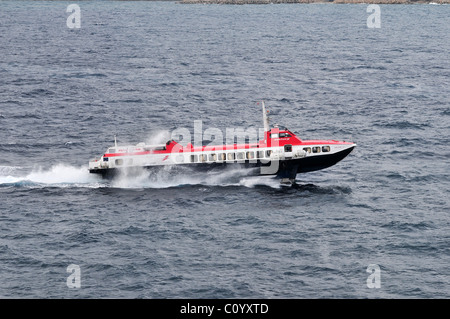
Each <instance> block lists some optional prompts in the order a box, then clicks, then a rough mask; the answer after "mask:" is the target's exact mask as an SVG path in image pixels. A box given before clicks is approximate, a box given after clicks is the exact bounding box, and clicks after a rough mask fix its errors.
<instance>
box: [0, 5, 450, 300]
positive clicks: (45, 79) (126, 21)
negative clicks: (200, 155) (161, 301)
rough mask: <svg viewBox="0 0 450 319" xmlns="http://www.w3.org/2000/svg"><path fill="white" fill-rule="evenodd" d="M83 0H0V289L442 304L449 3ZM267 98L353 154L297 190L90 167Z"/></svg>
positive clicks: (448, 159)
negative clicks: (126, 147) (117, 150)
mask: <svg viewBox="0 0 450 319" xmlns="http://www.w3.org/2000/svg"><path fill="white" fill-rule="evenodd" d="M73 3H75V4H78V6H79V8H80V20H79V21H80V28H70V27H69V26H73V24H71V23H70V22H73V21H76V20H71V18H70V19H69V20H70V21H69V23H68V18H69V16H70V15H71V14H72V11H70V12H67V7H68V6H69V4H72V2H67V1H61V2H60V1H48V2H46V1H0V154H1V156H0V297H2V298H267V299H269V298H274V299H275V298H287V299H302V298H430V299H431V298H450V215H449V214H450V196H449V195H450V194H449V189H450V179H449V177H450V170H449V169H450V165H449V163H450V148H449V145H450V138H449V135H450V134H449V133H450V93H449V92H450V90H449V88H450V59H449V57H450V55H449V52H450V7H449V6H448V5H426V4H423V5H380V6H379V8H380V11H379V13H380V15H379V17H380V22H381V24H380V25H379V26H380V27H379V28H377V27H375V28H372V27H369V25H368V21H367V20H368V18H369V16H370V15H371V12H367V9H368V5H366V4H360V5H336V4H278V5H238V6H233V5H185V4H180V3H176V2H146V1H136V2H134V1H133V2H124V1H79V2H73ZM260 100H264V101H265V102H266V105H267V106H268V107H269V109H270V117H271V122H272V123H278V124H280V125H282V126H286V127H288V128H289V129H291V130H292V131H294V132H295V133H296V134H297V135H298V136H299V137H300V138H302V139H335V140H345V141H352V142H355V143H357V147H356V149H355V150H354V151H353V152H352V153H351V154H350V155H349V156H348V157H347V158H345V159H344V160H343V161H342V162H340V163H338V164H337V165H335V166H333V167H331V168H328V169H326V170H322V171H317V172H311V173H307V174H302V175H298V176H297V184H296V185H294V186H292V187H281V186H280V185H279V183H278V182H277V181H275V180H273V179H270V178H261V177H254V178H251V177H249V176H246V175H245V172H242V171H240V170H236V171H224V172H218V173H214V174H212V173H208V174H207V173H199V174H196V175H175V176H174V175H172V174H164V173H162V174H158V175H156V176H153V175H151V174H143V175H142V176H137V177H136V176H135V177H133V178H128V179H127V178H122V179H118V180H112V181H108V180H102V179H101V178H99V177H98V176H93V174H89V173H88V170H87V168H88V161H89V160H90V159H92V158H93V157H95V156H99V155H101V154H103V153H104V151H105V150H106V149H107V147H109V146H111V145H113V144H114V135H116V136H117V141H118V143H119V144H128V143H131V144H137V143H139V142H142V141H152V140H157V139H161V136H164V135H165V134H168V133H171V132H174V130H176V129H180V128H185V129H187V130H189V132H192V133H193V132H194V121H201V123H202V125H203V126H202V129H203V131H206V130H207V129H209V128H211V129H213V128H215V129H219V130H222V131H224V132H225V130H226V128H243V129H245V128H249V127H253V128H259V127H261V126H262V116H261V110H260V105H258V104H257V103H258V101H260ZM197 123H198V122H197ZM185 142H186V141H185ZM70 265H77V266H78V267H79V268H78V269H79V270H80V271H79V272H78V273H77V272H74V273H72V272H71V270H72V269H75V268H73V266H72V268H71V267H69V266H70ZM369 265H370V266H369ZM68 267H69V269H68ZM377 267H378V268H377ZM377 269H379V270H377ZM68 270H69V272H68ZM77 284H79V286H77Z"/></svg>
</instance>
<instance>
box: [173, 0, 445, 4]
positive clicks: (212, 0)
mask: <svg viewBox="0 0 450 319" xmlns="http://www.w3.org/2000/svg"><path fill="white" fill-rule="evenodd" d="M179 3H186V4H271V3H273V4H278V3H340V4H343V3H347V4H348V3H364V4H427V3H436V4H450V0H434V1H427V0H331V1H328V0H181V1H179Z"/></svg>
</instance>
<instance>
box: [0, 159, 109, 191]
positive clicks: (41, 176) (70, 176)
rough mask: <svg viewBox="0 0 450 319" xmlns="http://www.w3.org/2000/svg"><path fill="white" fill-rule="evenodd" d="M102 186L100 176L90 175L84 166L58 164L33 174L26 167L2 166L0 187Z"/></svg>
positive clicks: (0, 167) (0, 168)
mask: <svg viewBox="0 0 450 319" xmlns="http://www.w3.org/2000/svg"><path fill="white" fill-rule="evenodd" d="M101 184H102V183H101V180H100V179H99V178H98V176H94V175H92V174H89V172H88V170H87V167H84V166H82V167H74V166H69V165H65V164H57V165H55V166H53V167H51V168H50V169H42V168H37V169H33V170H32V171H31V172H29V169H28V168H25V167H14V166H0V187H5V186H16V187H23V186H28V187H45V186H59V187H67V186H76V187H83V186H84V187H100V186H101Z"/></svg>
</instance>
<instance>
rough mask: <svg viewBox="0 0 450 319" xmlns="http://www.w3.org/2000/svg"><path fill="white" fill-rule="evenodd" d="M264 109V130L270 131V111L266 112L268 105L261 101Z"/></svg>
mask: <svg viewBox="0 0 450 319" xmlns="http://www.w3.org/2000/svg"><path fill="white" fill-rule="evenodd" d="M261 104H262V111H263V123H264V132H268V131H269V130H270V127H269V117H268V116H267V113H268V111H267V112H266V106H265V104H264V101H261Z"/></svg>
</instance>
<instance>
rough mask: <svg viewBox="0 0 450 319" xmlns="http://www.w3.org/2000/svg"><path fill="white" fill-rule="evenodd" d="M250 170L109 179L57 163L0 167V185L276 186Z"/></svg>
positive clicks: (167, 170)
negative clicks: (33, 167) (48, 166)
mask: <svg viewBox="0 0 450 319" xmlns="http://www.w3.org/2000/svg"><path fill="white" fill-rule="evenodd" d="M252 173H253V171H251V170H246V169H241V168H233V169H222V170H217V171H209V172H192V171H190V170H188V169H185V170H181V171H180V170H177V171H176V172H175V171H174V169H173V167H164V168H163V169H161V170H159V171H157V172H154V171H149V170H145V169H137V170H133V172H128V171H123V172H122V173H121V174H120V175H119V176H117V177H115V178H114V179H112V180H111V181H108V180H103V179H101V177H100V176H98V175H95V174H90V173H89V171H88V169H87V167H85V166H81V167H75V166H70V165H67V164H56V165H54V166H52V167H50V168H49V169H43V168H35V169H32V170H31V172H30V171H29V169H28V170H27V169H26V168H23V167H13V166H0V186H22V187H23V186H30V187H36V186H39V187H47V186H51V187H94V188H96V187H113V188H130V189H133V188H139V189H140V188H170V187H182V186H186V185H205V186H222V187H227V186H242V187H247V188H253V187H255V186H260V185H264V186H269V187H273V188H279V187H280V183H279V181H278V180H276V179H274V178H273V177H270V176H267V177H265V176H251V174H252Z"/></svg>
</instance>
